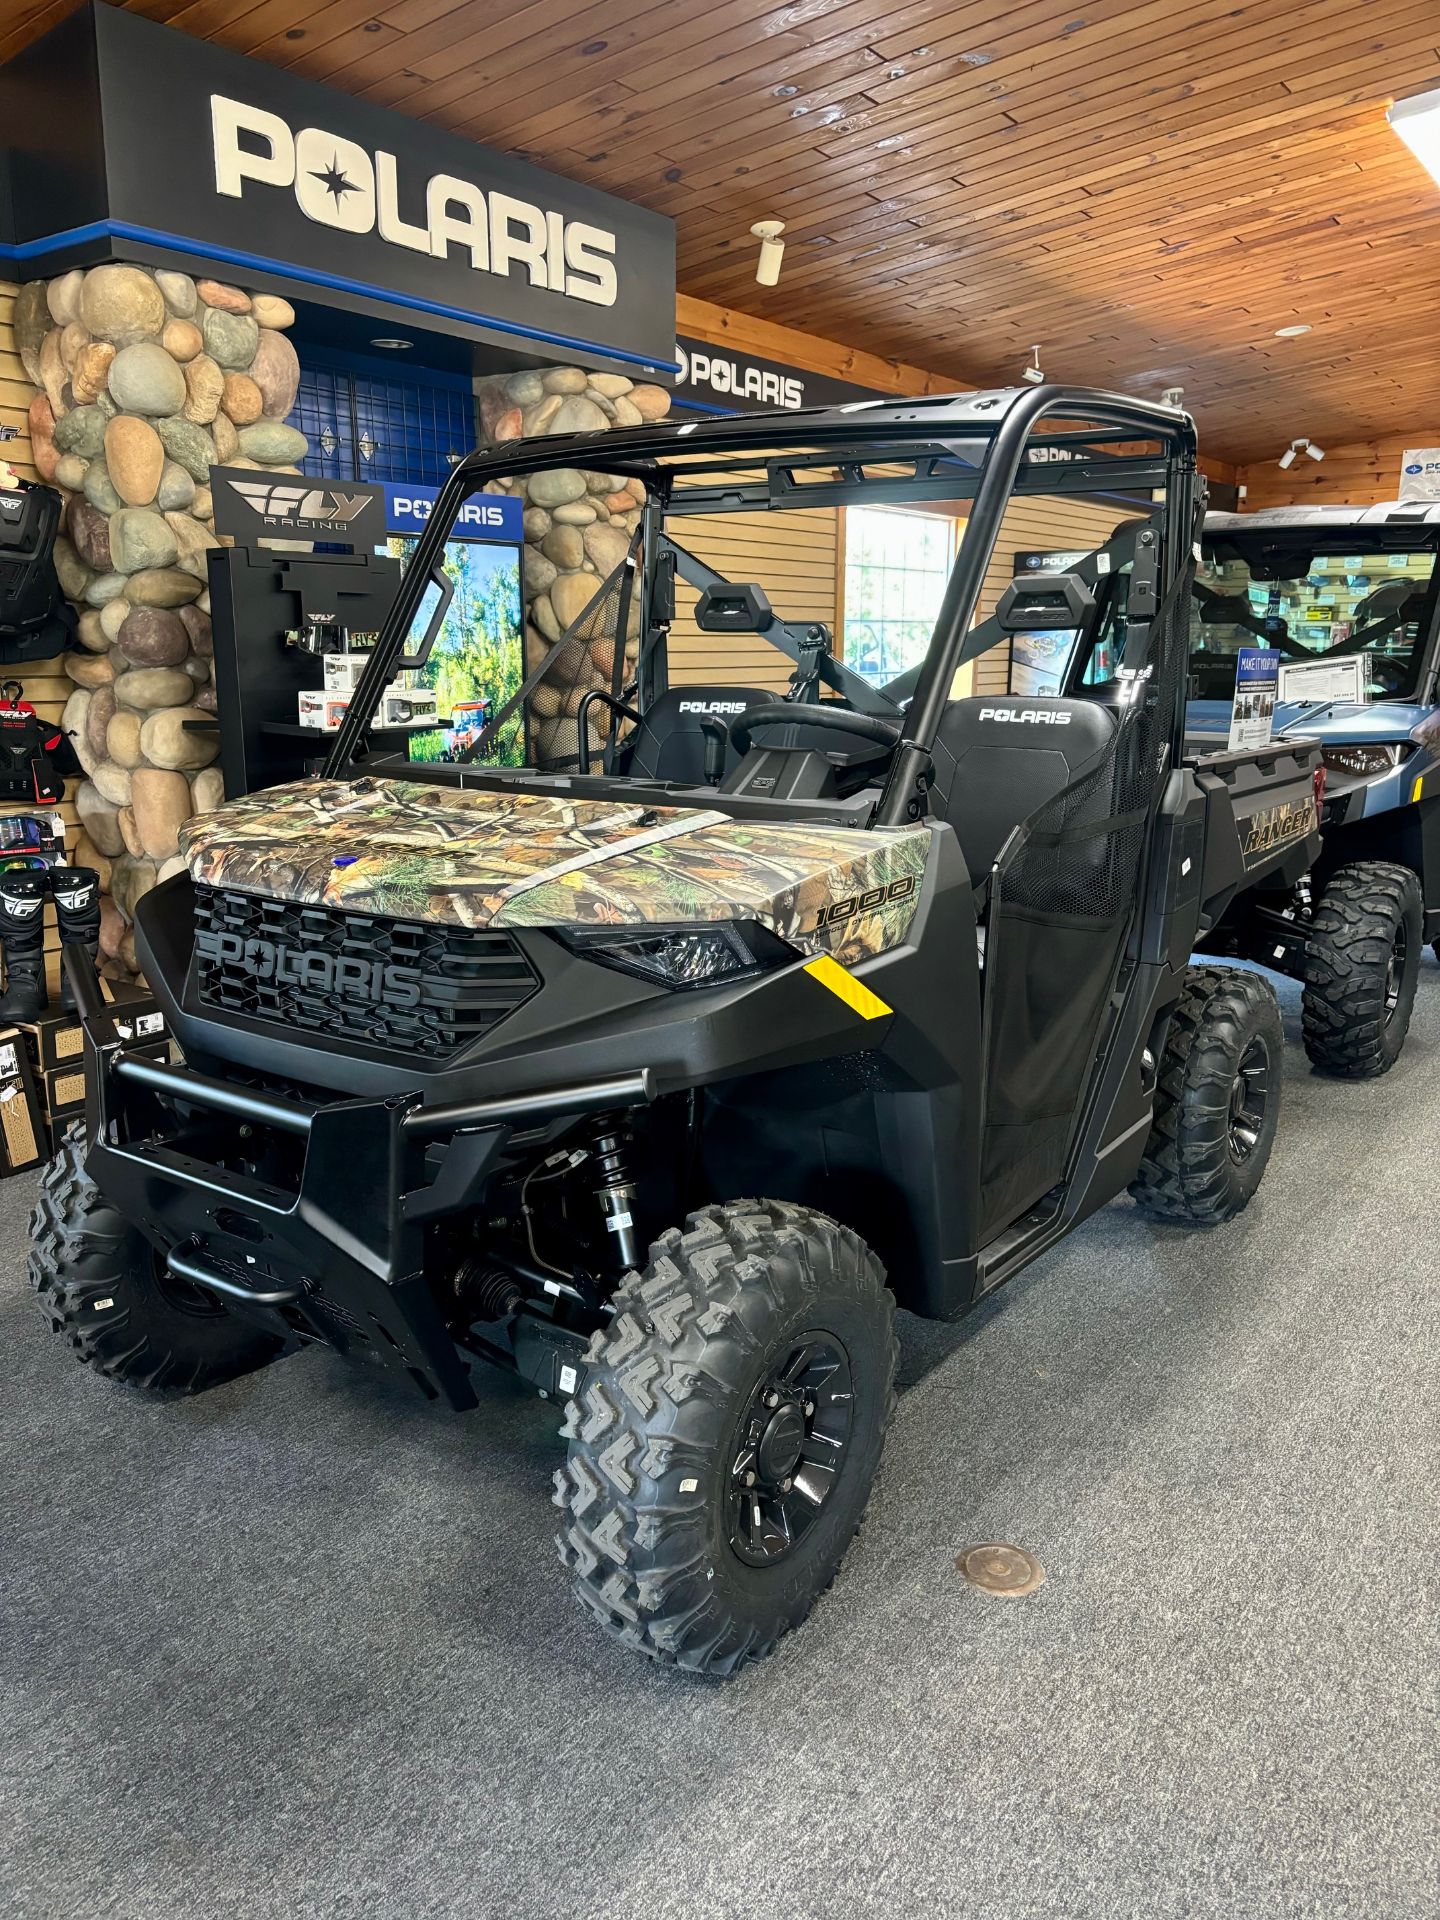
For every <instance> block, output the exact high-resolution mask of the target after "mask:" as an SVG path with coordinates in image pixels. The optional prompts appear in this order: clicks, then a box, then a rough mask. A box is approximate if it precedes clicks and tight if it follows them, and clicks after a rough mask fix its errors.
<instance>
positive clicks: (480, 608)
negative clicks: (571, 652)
mask: <svg viewBox="0 0 1440 1920" xmlns="http://www.w3.org/2000/svg"><path fill="white" fill-rule="evenodd" d="M414 550H415V536H414V535H413V534H404V533H393V534H391V535H390V536H389V538H388V539H387V540H386V542H385V544H384V546H383V547H380V548H378V549H377V551H378V552H380V553H388V554H390V555H392V556H393V557H394V558H396V559H398V560H399V562H400V565H401V567H402V569H403V568H404V566H405V564H406V562H407V561H408V560H409V558H410V555H411V554H412V553H413V552H414ZM443 565H444V568H445V572H446V574H447V575H448V576H449V578H450V581H451V583H452V584H453V586H454V589H455V593H454V598H453V599H452V600H451V602H450V606H449V610H448V612H447V613H446V615H445V619H444V622H443V623H442V625H441V628H440V632H439V633H438V635H437V636H436V639H435V645H434V646H433V647H432V648H431V651H430V658H429V659H428V660H427V661H426V663H425V665H424V666H423V667H417V668H415V669H413V670H412V671H411V672H409V673H405V674H402V675H401V676H400V677H401V679H402V680H404V681H405V682H407V683H408V684H409V685H411V686H419V687H433V688H434V689H435V699H436V705H437V707H438V709H439V712H440V715H441V717H442V718H445V719H453V720H454V722H455V725H454V726H451V727H446V728H441V729H437V730H436V731H434V732H431V733H417V734H416V735H415V737H414V738H413V739H412V740H411V741H409V743H408V751H409V757H410V758H411V759H412V760H452V759H454V758H455V757H456V755H457V754H458V753H460V752H461V751H462V750H463V749H464V748H465V747H466V746H468V745H470V744H471V743H472V742H473V741H474V740H475V739H476V737H477V736H478V734H479V733H480V731H481V729H482V728H483V727H484V726H485V725H486V723H487V722H488V721H489V719H490V718H491V716H492V715H494V714H496V713H498V712H499V711H500V709H501V708H502V707H503V706H504V705H505V703H506V701H507V700H510V699H512V698H513V696H514V695H515V694H516V693H518V692H519V690H520V683H521V681H522V680H523V679H524V677H525V669H524V653H523V646H522V640H521V635H522V632H523V619H522V615H521V602H520V549H519V547H516V546H501V545H497V544H492V543H491V542H489V541H484V540H450V541H447V542H446V546H445V559H444V562H443ZM480 759H481V761H482V762H485V761H488V762H490V763H491V764H492V765H496V766H505V767H519V766H523V765H524V764H525V720H524V714H523V711H522V712H517V713H516V714H515V715H514V717H513V718H512V719H510V720H508V721H507V722H506V723H505V725H504V726H503V727H501V729H500V731H499V733H498V734H497V735H496V736H495V738H494V739H493V740H492V741H491V742H490V744H489V745H488V746H487V747H486V749H485V751H484V753H482V754H481V756H480Z"/></svg>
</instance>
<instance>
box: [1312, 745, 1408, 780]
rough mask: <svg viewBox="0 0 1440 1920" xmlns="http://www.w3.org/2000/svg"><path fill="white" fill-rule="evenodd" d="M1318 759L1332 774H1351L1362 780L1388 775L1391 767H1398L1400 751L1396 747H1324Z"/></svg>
mask: <svg viewBox="0 0 1440 1920" xmlns="http://www.w3.org/2000/svg"><path fill="white" fill-rule="evenodd" d="M1320 758H1321V759H1322V760H1323V761H1324V762H1325V764H1326V766H1327V767H1329V769H1330V770H1331V772H1332V773H1353V774H1358V775H1359V776H1360V777H1361V778H1362V779H1363V778H1368V777H1369V776H1370V775H1371V774H1376V773H1389V771H1390V769H1391V768H1392V767H1398V766H1399V764H1400V749H1399V747H1398V746H1388V747H1325V748H1323V749H1322V751H1321V754H1320Z"/></svg>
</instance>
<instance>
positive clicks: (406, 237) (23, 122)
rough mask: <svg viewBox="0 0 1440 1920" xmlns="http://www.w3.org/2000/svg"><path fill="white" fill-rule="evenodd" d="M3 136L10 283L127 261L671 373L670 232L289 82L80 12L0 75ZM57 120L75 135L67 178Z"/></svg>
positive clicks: (107, 10)
mask: <svg viewBox="0 0 1440 1920" xmlns="http://www.w3.org/2000/svg"><path fill="white" fill-rule="evenodd" d="M192 11H193V9H192ZM316 11H317V17H318V13H319V12H321V11H325V10H324V9H318V10H316ZM335 11H336V9H335V8H331V9H329V10H328V12H335ZM482 11H484V10H483V9H482ZM327 18H328V13H327ZM0 126H3V127H4V129H5V137H4V145H5V148H6V153H5V159H6V162H7V175H8V177H7V180H6V183H5V191H4V192H3V193H0V264H3V258H4V250H5V248H6V247H7V246H8V247H12V248H15V249H20V250H23V251H22V252H21V253H20V255H19V257H21V258H23V259H24V261H25V263H26V268H25V273H24V276H23V277H25V278H27V279H28V278H31V277H35V278H44V279H50V278H53V277H54V276H55V275H56V274H58V273H61V272H63V271H64V270H65V269H66V268H67V267H71V266H90V265H93V264H94V263H95V262H97V261H100V260H115V259H119V260H136V261H140V262H141V263H143V264H145V265H148V266H158V267H179V268H184V269H186V270H188V271H190V272H194V273H200V274H205V275H210V276H218V277H220V278H222V279H225V280H233V281H236V282H238V283H239V284H240V285H242V286H244V287H247V288H255V289H258V290H259V291H261V292H266V293H269V292H279V293H283V294H284V295H285V296H286V297H287V298H289V299H291V300H292V301H295V302H308V303H310V304H311V305H319V306H322V307H326V308H341V309H344V310H347V311H349V312H351V313H358V314H361V315H363V316H365V318H366V319H367V320H372V321H379V322H380V324H379V325H378V326H374V327H372V328H371V333H372V334H374V335H381V336H384V335H390V334H397V333H398V334H404V335H407V336H408V335H410V334H411V333H412V332H419V331H423V332H426V333H431V334H434V333H443V334H451V335H455V336H457V337H459V338H461V339H464V340H467V341H472V342H476V343H479V344H482V345H484V346H486V347H488V348H490V349H497V348H498V349H502V350H504V351H505V352H506V353H507V354H509V355H511V356H512V357H513V358H512V361H511V364H514V365H534V364H535V363H536V362H542V363H546V362H548V363H578V364H579V365H581V366H587V367H595V368H606V369H608V370H609V371H611V372H616V373H623V374H626V375H627V376H629V377H632V378H635V379H639V380H649V379H652V378H659V379H662V380H668V379H670V378H672V377H673V374H674V367H675V362H674V351H675V228H674V223H673V222H672V221H670V220H669V219H667V218H666V217H665V216H664V215H662V214H658V213H651V212H650V211H649V209H648V208H645V207H637V206H633V205H631V204H630V203H628V202H626V201H624V200H618V199H616V198H615V197H614V195H612V194H608V193H601V192H598V191H597V190H596V189H595V188H593V187H586V186H582V185H581V184H580V183H579V182H578V181H574V180H567V179H565V178H563V177H562V176H561V175H560V174H556V173H550V172H548V171H547V170H545V169H544V168H541V167H536V166H532V165H531V164H530V163H529V162H528V161H526V160H521V159H518V158H517V157H516V156H515V155H513V154H509V153H499V152H496V151H495V150H494V149H493V148H489V147H482V146H477V145H476V144H475V142H474V141H471V140H466V139H464V138H463V137H462V136H461V135H459V134H454V133H447V132H445V131H444V130H443V129H442V128H440V127H437V126H433V125H430V124H428V123H427V122H425V121H423V120H412V119H411V118H410V117H409V116H408V115H407V114H403V113H395V112H391V111H390V110H389V109H387V108H385V107H381V106H377V105H375V104H374V103H373V102H371V101H369V100H365V99H357V98H355V97H354V96H353V95H351V94H348V93H341V92H339V91H337V90H336V89H335V88H333V87H326V86H320V85H317V83H316V82H315V81H313V80H307V79H305V78H303V76H302V75H300V74H298V73H296V72H294V71H292V70H290V69H288V68H284V67H279V66H272V65H271V64H270V63H269V62H267V61H264V60H248V59H246V58H244V56H243V55H240V54H236V53H231V52H228V51H227V50H226V49H225V48H223V47H218V46H214V45H212V44H211V43H210V42H209V41H206V40H197V39H193V38H191V36H190V35H189V34H186V33H180V32H177V31H176V30H175V29H174V28H173V27H166V26H161V25H160V24H159V23H158V22H156V21H153V20H146V19H144V18H142V17H140V16H139V15H138V14H137V13H134V12H132V11H130V10H129V9H127V8H121V7H115V6H104V5H100V4H98V0H92V3H91V4H89V5H81V6H79V7H77V8H76V10H75V11H74V12H73V13H71V14H69V15H67V17H66V18H65V19H63V20H61V21H60V22H59V24H58V25H57V26H55V27H53V28H51V30H50V32H48V33H46V34H43V35H41V36H40V37H39V38H38V39H36V40H34V41H32V42H31V44H30V45H29V46H27V47H26V48H25V49H24V50H23V51H22V52H20V53H18V54H16V55H15V57H14V58H13V59H12V60H9V61H8V62H6V63H5V65H4V66H3V67H0ZM57 127H70V128H75V129H80V130H83V132H84V135H85V137H84V138H81V137H79V135H78V134H77V137H76V138H75V139H74V140H71V141H67V142H65V143H64V156H63V163H62V161H61V160H59V159H57V153H58V151H59V150H58V149H57V146H56V129H57ZM7 277H9V278H12V279H13V278H17V277H21V276H19V275H17V274H14V273H11V274H9V275H8V276H7ZM302 321H303V316H302ZM397 322H398V323H399V324H398V325H397ZM417 344H418V343H417ZM521 356H524V357H523V359H522V358H521ZM415 357H416V360H417V361H418V360H419V359H420V356H419V354H417V355H416V356H415Z"/></svg>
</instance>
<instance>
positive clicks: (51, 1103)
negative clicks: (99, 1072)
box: [40, 1067, 85, 1146]
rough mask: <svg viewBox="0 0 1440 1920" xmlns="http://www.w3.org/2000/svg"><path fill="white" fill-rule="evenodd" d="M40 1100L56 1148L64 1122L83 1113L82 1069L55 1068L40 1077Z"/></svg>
mask: <svg viewBox="0 0 1440 1920" xmlns="http://www.w3.org/2000/svg"><path fill="white" fill-rule="evenodd" d="M40 1100H41V1104H42V1105H43V1107H44V1109H45V1118H46V1119H47V1120H48V1121H49V1123H50V1133H51V1137H52V1139H53V1140H54V1143H55V1145H56V1146H59V1144H60V1135H61V1134H62V1133H63V1132H64V1131H65V1122H66V1121H67V1120H72V1119H75V1118H76V1117H77V1116H78V1115H80V1114H82V1113H83V1112H84V1111H85V1069H84V1067H57V1068H56V1070H55V1071H54V1073H43V1074H41V1076H40Z"/></svg>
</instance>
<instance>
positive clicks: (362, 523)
mask: <svg viewBox="0 0 1440 1920" xmlns="http://www.w3.org/2000/svg"><path fill="white" fill-rule="evenodd" d="M210 485H211V488H212V490H213V493H214V497H215V531H216V532H217V533H225V534H229V535H230V536H231V537H232V538H233V539H234V540H236V541H237V542H238V543H239V545H241V546H242V547H247V546H255V545H257V544H258V543H259V542H260V541H263V540H321V541H324V542H325V543H326V544H327V545H331V546H346V547H355V548H356V549H357V550H360V551H363V550H364V549H365V548H367V547H371V546H374V545H375V544H376V543H377V542H379V541H381V540H383V539H384V537H385V489H384V488H383V487H381V486H375V485H373V484H372V483H371V482H370V481H368V480H307V479H304V478H303V477H302V478H296V476H295V475H293V474H265V473H260V472H257V471H256V470H255V469H254V468H249V467H212V468H211V469H210Z"/></svg>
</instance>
